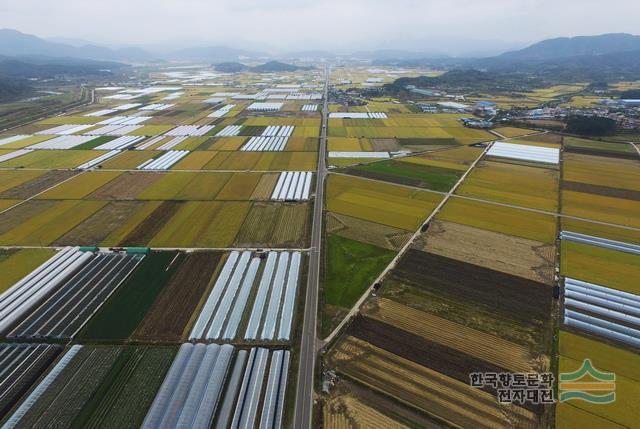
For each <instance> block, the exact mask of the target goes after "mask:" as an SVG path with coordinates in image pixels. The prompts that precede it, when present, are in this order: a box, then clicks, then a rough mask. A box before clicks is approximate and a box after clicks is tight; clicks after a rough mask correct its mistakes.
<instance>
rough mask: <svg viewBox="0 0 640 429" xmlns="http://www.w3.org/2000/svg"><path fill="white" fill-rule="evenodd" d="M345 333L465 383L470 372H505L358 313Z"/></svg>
mask: <svg viewBox="0 0 640 429" xmlns="http://www.w3.org/2000/svg"><path fill="white" fill-rule="evenodd" d="M349 335H352V336H354V337H357V338H360V339H362V340H364V341H367V342H368V343H370V344H373V345H374V346H376V347H379V348H381V349H383V350H386V351H388V352H389V353H393V354H395V355H398V356H400V357H403V358H405V359H408V360H410V361H412V362H415V363H417V364H420V365H423V366H426V367H429V368H431V369H433V370H435V371H437V372H439V373H441V374H446V375H448V376H449V377H452V378H455V379H457V380H459V381H461V382H463V383H469V380H470V379H469V375H470V374H471V373H473V372H497V373H500V372H505V371H508V368H502V367H500V366H498V365H495V364H493V363H491V362H487V361H484V360H482V359H480V358H476V357H475V356H473V355H468V354H466V353H462V352H460V351H458V350H455V349H453V348H450V347H447V346H445V345H442V344H438V343H437V342H433V341H429V340H428V339H426V338H423V337H421V336H418V335H414V334H412V333H410V332H407V331H405V330H402V329H399V328H396V327H395V326H392V325H389V324H386V323H384V322H381V321H379V320H375V319H370V318H368V317H362V316H359V317H358V318H357V319H356V320H355V322H354V323H353V324H352V325H351V327H350V328H349ZM482 390H484V391H486V392H488V393H491V394H492V395H496V394H497V391H496V389H493V388H485V389H482ZM525 408H527V409H529V410H530V411H534V412H537V413H541V412H542V411H543V410H542V408H541V407H533V406H529V407H525Z"/></svg>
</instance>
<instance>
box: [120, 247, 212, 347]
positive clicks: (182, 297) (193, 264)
mask: <svg viewBox="0 0 640 429" xmlns="http://www.w3.org/2000/svg"><path fill="white" fill-rule="evenodd" d="M221 256H222V254H221V253H216V252H195V253H189V254H187V256H186V258H185V260H184V261H183V262H182V264H181V265H180V268H179V270H178V271H177V272H176V273H175V274H174V275H173V277H172V278H171V280H169V284H167V286H165V288H164V289H163V290H162V293H161V294H160V296H158V298H157V299H156V301H155V302H154V303H153V306H152V307H151V309H150V310H149V312H148V313H147V316H146V317H145V319H144V320H143V321H142V323H141V324H140V326H138V329H136V331H135V332H134V333H133V336H132V339H134V340H141V341H159V342H162V341H180V340H181V339H182V337H183V334H184V331H185V328H186V325H187V323H188V322H189V320H190V319H191V315H192V314H193V312H194V310H195V309H196V307H197V306H198V303H199V302H200V299H201V297H202V295H203V294H204V293H205V291H206V290H207V287H208V285H209V282H210V281H211V277H212V276H213V273H214V272H215V271H216V267H217V266H218V263H219V262H220V258H221Z"/></svg>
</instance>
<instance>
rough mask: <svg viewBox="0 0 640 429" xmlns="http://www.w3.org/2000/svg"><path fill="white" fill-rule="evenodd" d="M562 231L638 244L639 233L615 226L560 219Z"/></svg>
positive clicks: (639, 241) (639, 240) (639, 242)
mask: <svg viewBox="0 0 640 429" xmlns="http://www.w3.org/2000/svg"><path fill="white" fill-rule="evenodd" d="M561 221H562V230H564V231H571V232H579V233H581V234H587V235H593V236H595V237H602V238H608V239H610V240H617V241H623V242H627V243H635V244H640V231H636V230H631V229H624V228H619V227H615V226H608V225H602V224H598V223H593V222H587V221H581V220H576V219H570V218H562V220H561Z"/></svg>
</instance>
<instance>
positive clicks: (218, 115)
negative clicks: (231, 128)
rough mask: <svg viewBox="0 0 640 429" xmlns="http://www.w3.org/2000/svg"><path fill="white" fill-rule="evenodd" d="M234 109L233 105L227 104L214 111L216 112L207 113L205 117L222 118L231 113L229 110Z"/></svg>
mask: <svg viewBox="0 0 640 429" xmlns="http://www.w3.org/2000/svg"><path fill="white" fill-rule="evenodd" d="M234 107H236V105H235V104H227V105H226V106H222V107H221V108H219V109H218V110H216V111H214V112H212V113H209V115H208V116H207V117H208V118H222V117H223V116H224V115H226V114H227V113H229V112H230V111H231V109H233V108H234Z"/></svg>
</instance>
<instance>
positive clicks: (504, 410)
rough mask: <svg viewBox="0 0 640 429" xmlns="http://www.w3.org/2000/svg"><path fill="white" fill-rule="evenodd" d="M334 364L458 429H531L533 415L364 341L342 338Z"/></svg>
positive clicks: (336, 351) (378, 389)
mask: <svg viewBox="0 0 640 429" xmlns="http://www.w3.org/2000/svg"><path fill="white" fill-rule="evenodd" d="M332 360H333V361H334V362H335V364H336V367H337V369H338V371H339V372H341V373H343V374H345V375H347V376H348V377H351V378H353V379H355V380H357V381H358V382H360V383H362V384H364V385H366V386H368V387H370V388H372V389H374V390H377V391H380V392H382V393H384V394H386V395H389V396H390V397H392V398H394V399H396V400H398V401H400V402H404V403H406V404H409V405H410V406H413V407H416V408H419V409H422V410H425V411H426V412H429V413H431V414H435V415H436V416H438V417H440V418H442V419H444V420H446V421H448V422H451V423H452V424H454V425H458V426H461V427H473V428H478V429H483V428H511V427H514V423H513V422H517V423H516V424H515V427H518V428H530V427H535V416H534V415H533V413H531V412H529V411H526V410H524V409H522V408H520V407H508V406H501V405H499V404H498V403H497V401H496V398H495V396H493V395H491V394H489V393H487V392H483V391H481V390H480V389H475V388H473V387H471V386H469V384H468V383H463V382H460V381H458V380H455V379H453V378H451V377H448V376H446V375H444V374H441V373H438V372H436V371H433V370H432V369H430V368H427V367H425V366H421V365H418V364H417V363H415V362H412V361H409V360H407V359H404V358H401V357H399V356H397V355H394V354H392V353H389V352H387V351H385V350H382V349H380V348H378V347H375V346H373V345H371V344H369V343H367V342H365V341H362V340H359V339H357V338H354V337H346V338H344V339H343V340H341V342H340V343H339V344H338V346H336V348H335V349H334V351H333V355H332Z"/></svg>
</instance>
